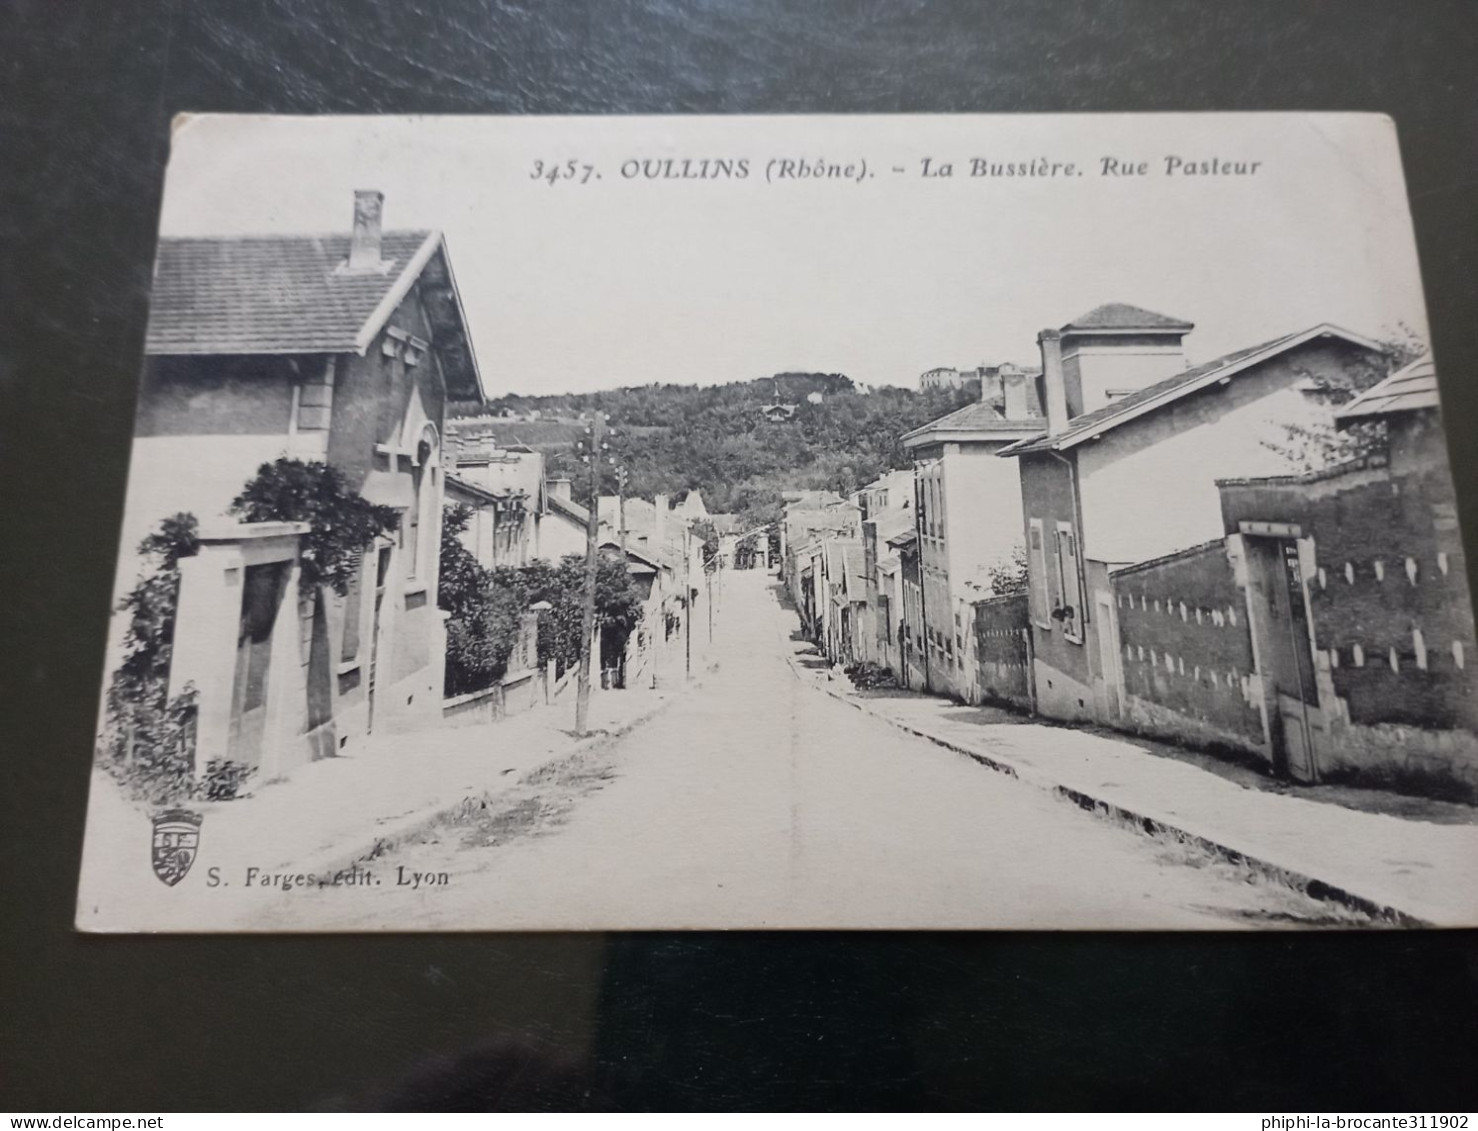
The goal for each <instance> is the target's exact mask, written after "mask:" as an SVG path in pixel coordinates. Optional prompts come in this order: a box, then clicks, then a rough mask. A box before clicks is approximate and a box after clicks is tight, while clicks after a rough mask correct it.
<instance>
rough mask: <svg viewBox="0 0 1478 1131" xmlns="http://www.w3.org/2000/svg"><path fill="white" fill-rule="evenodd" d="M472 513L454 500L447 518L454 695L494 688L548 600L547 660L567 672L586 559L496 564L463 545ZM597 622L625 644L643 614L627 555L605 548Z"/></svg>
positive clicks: (443, 585)
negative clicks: (527, 618)
mask: <svg viewBox="0 0 1478 1131" xmlns="http://www.w3.org/2000/svg"><path fill="white" fill-rule="evenodd" d="M471 514H472V512H471V511H470V510H469V509H468V508H467V507H464V506H450V507H448V508H447V509H446V511H445V513H444V514H443V517H442V535H441V539H442V540H441V575H440V584H439V587H438V601H439V603H440V605H441V607H442V608H443V609H445V610H446V611H447V612H448V613H449V614H450V615H449V616H448V617H447V675H446V692H445V693H446V694H447V695H460V694H464V693H466V692H470V691H480V690H482V689H483V688H486V687H491V686H492V685H493V684H494V683H496V682H497V681H498V680H500V679H501V678H502V677H503V676H504V675H505V674H506V672H507V665H508V658H509V656H510V655H511V654H512V651H513V645H514V643H515V642H516V641H517V638H518V633H519V631H520V630H521V627H522V619H523V615H524V614H525V613H526V612H527V611H528V610H529V609H530V607H531V606H533V605H535V604H538V603H539V602H547V603H548V604H549V609H548V610H546V611H545V612H544V613H543V614H542V615H541V616H540V617H539V629H538V658H539V663H540V664H545V663H548V662H549V661H550V660H553V661H554V662H555V665H556V667H557V668H558V669H559V670H560V671H564V670H566V669H567V668H570V667H572V666H573V665H574V664H575V663H576V662H578V660H579V657H580V631H581V613H582V609H583V603H584V587H585V577H584V570H585V561H584V559H583V558H582V557H581V556H580V555H579V554H571V555H569V556H567V557H565V558H564V559H563V560H562V561H560V562H558V563H550V562H546V561H533V562H530V563H529V564H528V565H526V566H519V567H509V566H500V567H498V568H495V569H488V568H486V567H485V566H483V565H481V564H480V563H479V562H478V561H477V559H476V558H474V557H473V555H472V554H471V553H470V552H469V551H468V550H467V548H466V547H465V546H463V545H462V542H461V540H460V538H459V537H458V535H459V534H461V533H462V531H464V530H465V529H466V528H467V523H468V522H469V520H470V519H471ZM595 614H596V625H597V626H598V627H599V628H600V630H601V631H602V633H604V634H606V636H607V639H608V640H610V641H612V644H611V646H612V647H615V646H616V645H617V644H618V643H619V644H620V645H622V646H624V643H625V640H626V637H627V636H628V635H629V634H630V632H631V630H632V629H633V628H635V627H636V625H637V623H638V622H639V621H640V620H641V596H640V594H639V593H638V592H637V589H636V586H635V585H634V584H633V583H632V580H631V575H630V574H629V573H628V572H627V569H626V563H625V561H624V559H622V558H621V556H620V555H612V554H602V555H601V557H600V560H599V561H598V563H597V568H596V581H595Z"/></svg>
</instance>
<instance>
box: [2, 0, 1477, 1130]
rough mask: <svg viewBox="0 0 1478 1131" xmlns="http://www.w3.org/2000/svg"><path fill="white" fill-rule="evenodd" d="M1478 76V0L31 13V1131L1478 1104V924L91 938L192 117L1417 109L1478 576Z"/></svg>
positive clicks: (20, 60)
mask: <svg viewBox="0 0 1478 1131" xmlns="http://www.w3.org/2000/svg"><path fill="white" fill-rule="evenodd" d="M1475 59H1478V5H1475V4H1474V3H1471V2H1469V0H1408V2H1404V3H1400V4H1392V3H1389V2H1384V0H1373V2H1354V0H1343V2H1342V3H1338V4H1336V3H1332V2H1330V3H1316V2H1310V0H1241V2H1239V3H1236V4H1224V3H1219V2H1215V0H1205V2H1202V3H1195V2H1183V0H1081V2H1076V0H1074V2H1068V0H1062V2H1057V3H1050V2H1043V0H1034V2H1026V0H1015V2H996V3H988V4H986V3H981V4H972V3H923V2H912V3H882V2H872V3H853V4H848V3H840V2H834V3H825V4H820V5H798V4H794V3H789V2H785V0H768V2H753V3H743V2H734V0H731V2H721V0H709V2H681V3H680V2H676V0H667V2H660V0H651V2H647V3H631V2H616V0H611V2H599V3H597V2H588V3H579V4H554V3H549V4H545V3H528V4H524V3H512V2H498V0H374V2H372V3H371V2H368V0H366V2H364V3H351V2H349V0H341V2H333V0H275V2H274V0H229V2H220V3H212V2H206V0H199V2H189V3H186V2H184V0H181V2H176V3H170V2H167V0H166V2H145V0H129V2H127V3H120V2H118V0H85V2H74V0H0V133H3V136H0V389H3V392H4V397H5V404H4V408H3V411H0V428H3V430H4V431H3V444H4V446H3V448H0V453H3V454H0V459H3V461H4V466H3V475H0V492H3V496H0V505H3V510H0V514H3V515H4V519H5V528H4V529H5V538H4V549H3V553H0V568H3V571H4V575H3V577H0V593H3V594H4V597H5V600H4V605H3V614H0V616H3V621H0V626H3V637H0V645H3V647H0V653H3V661H4V664H5V667H4V670H3V672H0V688H3V695H4V704H5V705H4V710H5V718H4V730H3V732H0V733H3V734H4V738H3V742H0V757H3V759H4V762H5V769H4V781H5V785H4V787H3V796H0V805H3V811H0V820H3V823H0V836H3V848H4V852H3V869H4V881H3V884H4V886H3V893H4V895H3V899H4V904H3V909H4V910H3V917H0V918H3V932H4V965H3V967H0V995H3V996H0V1026H3V1061H0V1107H5V1108H11V1109H16V1108H19V1109H43V1110H55V1109H63V1110H73V1111H81V1110H89V1109H94V1110H95V1109H114V1110H124V1111H126V1110H135V1111H140V1112H143V1111H148V1110H150V1109H164V1110H190V1109H206V1110H209V1109H213V1108H225V1109H270V1108H276V1107H303V1106H314V1105H316V1106H336V1105H343V1104H357V1105H364V1104H386V1103H389V1104H399V1105H401V1106H423V1107H424V1106H433V1107H436V1106H443V1107H444V1106H452V1107H457V1106H471V1107H486V1106H498V1105H501V1106H505V1107H523V1106H528V1105H529V1104H536V1103H543V1104H547V1105H552V1106H575V1105H581V1104H589V1105H594V1106H626V1107H678V1106H683V1107H719V1106H727V1107H745V1108H759V1107H770V1108H773V1107H783V1106H788V1107H816V1106H827V1107H843V1108H847V1107H889V1106H903V1105H908V1106H932V1107H964V1106H978V1107H997V1108H1009V1107H1028V1108H1030V1107H1053V1108H1055V1107H1063V1106H1067V1107H1090V1106H1091V1107H1100V1108H1112V1107H1121V1106H1146V1107H1152V1108H1158V1107H1184V1108H1195V1107H1216V1108H1227V1107H1230V1108H1248V1109H1288V1108H1297V1109H1300V1110H1334V1109H1342V1110H1345V1111H1350V1110H1360V1109H1365V1110H1369V1109H1393V1110H1402V1111H1427V1112H1433V1111H1444V1110H1447V1111H1450V1110H1454V1109H1458V1108H1462V1109H1466V1110H1472V1109H1473V1108H1474V1106H1475V1099H1478V1095H1475V1093H1478V1084H1475V1080H1478V1074H1475V1072H1474V1070H1473V1069H1474V1064H1475V1055H1474V1054H1475V1050H1478V1041H1475V1037H1478V1008H1475V1007H1478V941H1475V935H1474V934H1473V933H1472V932H1448V933H1425V934H1416V933H1400V934H1396V933H1387V934H1378V935H1347V934H1341V935H1310V934H1300V935H1281V934H1272V935H1269V934H1264V935H1257V936H1251V935H1236V936H1234V935H1209V936H1208V935H1194V936H1174V935H1152V934H1139V935H1119V936H1111V935H1023V934H958V935H931V934H917V935H914V934H893V935H850V936H847V935H826V934H815V935H809V934H807V935H802V934H796V935H787V936H772V935H703V934H693V935H586V936H576V935H567V936H534V935H501V936H499V935H467V936H398V937H362V936H329V937H300V938H287V937H281V938H240V937H237V938H227V937H223V938H199V939H192V938H179V937H172V938H170V937H162V938H96V937H82V936H78V935H76V934H74V933H73V932H72V928H71V922H72V901H73V897H74V894H75V886H76V875H77V867H78V861H79V856H80V848H81V840H82V825H83V814H84V809H85V802H86V790H87V781H88V773H89V765H90V760H91V751H90V746H91V735H92V730H93V725H94V715H95V711H96V704H97V694H98V692H97V689H98V686H99V679H100V676H101V664H102V653H103V639H104V626H105V620H106V617H107V615H108V607H107V606H108V597H109V592H110V586H111V580H112V570H113V556H114V547H115V540H116V534H117V529H118V522H119V516H120V511H121V505H122V497H123V484H124V477H125V474H126V469H127V460H128V449H129V439H130V431H131V422H132V412H133V397H134V383H135V374H136V370H137V366H138V362H139V357H140V352H141V349H142V340H143V327H144V321H145V305H146V299H147V295H146V287H147V282H148V278H149V268H150V262H151V258H152V252H153V240H154V230H155V224H156V218H157V210H158V204H159V193H160V187H161V179H162V173H163V166H164V161H165V156H166V143H167V136H168V122H169V119H170V116H171V115H172V114H174V113H176V112H178V111H184V110H193V111H279V112H296V113H320V112H357V113H379V112H397V113H403V112H425V113H469V112H486V113H557V112H558V113H571V112H576V113H616V112H651V113H655V112H680V113H724V112H740V111H743V112H750V113H787V112H804V111H834V112H836V111H874V112H894V111H982V112H985V111H990V112H1010V111H1028V110H1031V111H1084V110H1090V111H1107V110H1233V109H1307V110H1375V111H1382V112H1385V113H1388V114H1390V115H1392V116H1393V117H1394V118H1395V119H1396V122H1397V124H1398V126H1399V128H1400V133H1401V139H1402V150H1403V156H1404V160H1405V163H1406V173H1407V178H1408V182H1409V186H1410V194H1411V204H1412V208H1413V211H1414V213H1415V219H1416V228H1417V237H1418V244H1419V250H1420V253H1421V259H1422V265H1423V273H1424V277H1425V281H1426V291H1427V302H1428V306H1429V310H1430V315H1431V324H1432V331H1433V344H1434V347H1435V352H1436V357H1437V360H1438V363H1439V366H1440V367H1441V371H1442V381H1443V393H1444V397H1445V405H1446V416H1447V427H1448V431H1449V437H1450V439H1451V448H1452V452H1453V459H1454V465H1455V470H1456V473H1457V477H1458V482H1459V490H1460V491H1461V492H1462V494H1463V499H1464V506H1463V517H1464V520H1465V528H1466V531H1467V539H1468V546H1469V560H1470V562H1471V561H1473V560H1474V557H1475V555H1474V553H1473V548H1474V547H1475V538H1474V535H1475V532H1478V474H1475V473H1478V467H1475V462H1474V459H1473V454H1474V445H1473V444H1472V442H1471V440H1470V439H1469V438H1470V437H1471V436H1472V435H1473V434H1474V428H1475V426H1478V381H1475V380H1474V377H1473V374H1474V373H1475V365H1478V319H1475V317H1474V315H1475V313H1478V273H1475V270H1474V268H1475V265H1478V224H1475V216H1478V97H1475V95H1478V80H1475V75H1478V67H1475V63H1474V60H1475ZM1002 866H1003V867H1013V866H1020V862H1016V861H1003V865H1002Z"/></svg>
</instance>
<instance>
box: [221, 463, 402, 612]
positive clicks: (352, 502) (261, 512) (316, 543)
mask: <svg viewBox="0 0 1478 1131" xmlns="http://www.w3.org/2000/svg"><path fill="white" fill-rule="evenodd" d="M230 509H231V513H232V514H235V515H238V516H239V517H240V518H241V519H242V521H243V522H306V523H307V524H308V526H309V530H308V534H307V536H306V537H305V538H304V539H303V548H302V574H301V581H300V584H301V585H302V587H303V588H305V589H307V588H309V587H311V586H314V585H327V586H330V587H331V588H332V589H333V591H334V592H335V593H337V594H338V595H339V596H341V597H342V596H344V595H345V594H347V593H348V592H349V585H350V583H351V582H352V581H353V580H354V577H355V575H356V573H357V572H358V570H359V560H360V554H361V553H362V552H363V550H364V548H365V547H366V546H368V545H369V544H370V543H371V542H373V541H374V540H375V537H376V536H377V535H380V534H383V533H387V532H389V531H391V530H393V529H395V526H396V524H397V522H398V521H399V519H400V513H399V512H398V511H397V510H396V509H395V508H394V507H385V506H378V505H376V504H375V503H371V502H369V501H368V500H366V499H365V498H363V497H362V496H361V495H360V494H359V493H358V492H357V491H354V490H352V489H351V488H350V487H349V485H348V484H347V483H345V482H344V477H343V475H342V474H340V472H339V470H338V469H337V468H334V467H330V466H328V465H327V464H324V463H318V462H316V461H314V462H304V461H303V460H297V459H279V460H277V461H275V462H273V463H264V464H262V466H261V467H259V468H258V469H257V474H256V476H255V478H253V479H252V480H251V481H250V482H249V483H247V485H246V486H245V487H244V488H242V491H241V494H239V495H237V496H236V498H235V499H233V500H232V502H231V508H230Z"/></svg>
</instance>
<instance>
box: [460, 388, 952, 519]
mask: <svg viewBox="0 0 1478 1131" xmlns="http://www.w3.org/2000/svg"><path fill="white" fill-rule="evenodd" d="M812 394H817V395H818V396H817V399H818V400H819V403H813V402H812V400H811V399H808V398H810V397H811V396H812ZM969 399H970V397H969V395H968V394H963V393H959V392H951V391H931V392H928V393H924V392H917V391H914V390H912V389H898V388H891V387H885V388H881V389H871V390H861V389H858V388H856V387H855V386H854V385H853V383H852V382H851V380H849V379H848V378H846V377H844V376H842V375H841V374H835V373H832V374H822V373H783V374H776V375H775V376H774V377H765V378H760V379H757V380H754V381H742V382H733V383H731V384H727V385H715V386H704V387H698V386H692V385H641V386H631V387H626V388H619V389H610V390H602V391H600V392H594V393H583V394H569V395H561V396H547V397H537V396H507V397H502V398H499V399H497V400H495V401H493V402H492V403H491V404H490V405H489V406H488V407H486V408H477V407H474V406H470V405H464V406H456V405H454V406H453V408H452V414H453V415H454V416H456V415H471V414H473V413H476V414H477V415H484V414H491V415H493V416H499V415H504V419H500V420H496V421H495V422H494V424H493V430H494V432H495V433H496V434H497V435H498V438H499V442H500V443H506V444H514V443H521V444H527V445H529V446H530V447H533V448H535V449H537V450H540V451H543V452H544V453H545V455H546V456H547V457H548V460H549V469H550V474H551V475H565V476H568V477H569V478H571V479H573V480H574V481H575V485H574V491H575V497H576V498H577V499H579V500H581V501H585V500H586V499H588V497H589V487H588V482H587V474H588V468H587V466H586V465H585V464H584V463H582V462H581V460H580V457H579V454H578V453H577V452H576V451H575V449H574V444H575V442H576V441H577V440H578V439H579V437H580V436H581V435H582V434H583V428H584V426H583V424H582V423H581V422H580V414H581V413H586V412H590V411H592V410H598V411H601V412H604V413H606V414H608V417H609V419H610V424H611V427H612V428H613V429H614V430H615V433H616V435H615V437H614V438H613V439H612V440H611V445H612V452H613V453H614V454H615V455H616V456H617V457H618V459H619V460H620V463H621V465H622V466H624V467H625V468H626V469H627V472H628V476H629V479H628V488H627V489H628V491H629V492H630V493H632V494H635V495H641V496H644V497H647V498H651V497H652V496H653V495H654V494H658V493H666V494H669V495H673V496H677V495H681V494H682V493H683V492H685V491H688V490H690V489H693V488H697V489H698V490H700V491H702V492H703V498H704V500H705V501H706V502H707V504H708V508H709V509H710V510H712V511H725V512H734V513H739V514H742V515H744V516H745V517H746V519H747V520H750V521H754V522H763V521H768V520H769V519H771V518H773V517H775V516H776V515H777V514H778V513H779V510H780V501H781V492H783V491H785V490H790V489H826V488H829V489H831V490H833V491H837V492H838V493H840V494H848V493H850V492H852V491H854V490H856V489H857V488H858V487H860V486H861V485H863V484H864V483H867V482H868V481H869V480H872V479H874V478H876V477H877V476H878V475H880V474H882V473H883V472H884V471H887V470H889V469H891V468H898V467H906V466H908V459H907V457H906V455H905V453H904V451H903V448H902V446H901V445H900V444H899V442H898V439H899V437H900V436H902V435H903V433H905V432H907V431H909V430H910V429H912V428H916V427H918V426H919V425H921V424H925V423H927V422H928V421H930V420H933V419H935V418H936V417H939V416H943V415H944V414H945V413H947V412H951V411H953V410H954V409H955V408H958V407H959V406H960V405H961V404H964V403H965V402H966V401H968V400H969ZM776 405H783V406H786V408H784V409H780V410H777V409H775V408H774V407H773V406H776ZM767 406H770V409H771V411H770V415H768V416H767V414H766V412H765V411H764V410H765V409H766V407H767ZM505 414H506V415H505ZM535 414H536V415H535ZM771 417H775V418H774V419H772V418H771ZM602 470H603V486H602V488H601V489H602V491H603V492H612V491H614V490H615V480H614V476H613V474H612V469H610V468H609V467H607V468H603V469H602Z"/></svg>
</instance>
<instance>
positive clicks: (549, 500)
mask: <svg viewBox="0 0 1478 1131" xmlns="http://www.w3.org/2000/svg"><path fill="white" fill-rule="evenodd" d="M545 503H546V505H547V506H548V508H549V509H550V510H551V511H552V512H554V513H555V514H558V515H562V516H563V517H565V518H568V519H570V520H572V521H574V522H578V523H579V524H580V525H581V526H584V525H585V524H586V523H588V522H589V521H590V512H589V511H588V510H586V509H585V508H584V507H582V506H581V505H580V504H579V503H577V502H575V501H574V500H573V499H566V498H564V497H563V496H560V495H556V494H554V493H553V492H550V493H549V494H548V496H547V497H546V499H545Z"/></svg>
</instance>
